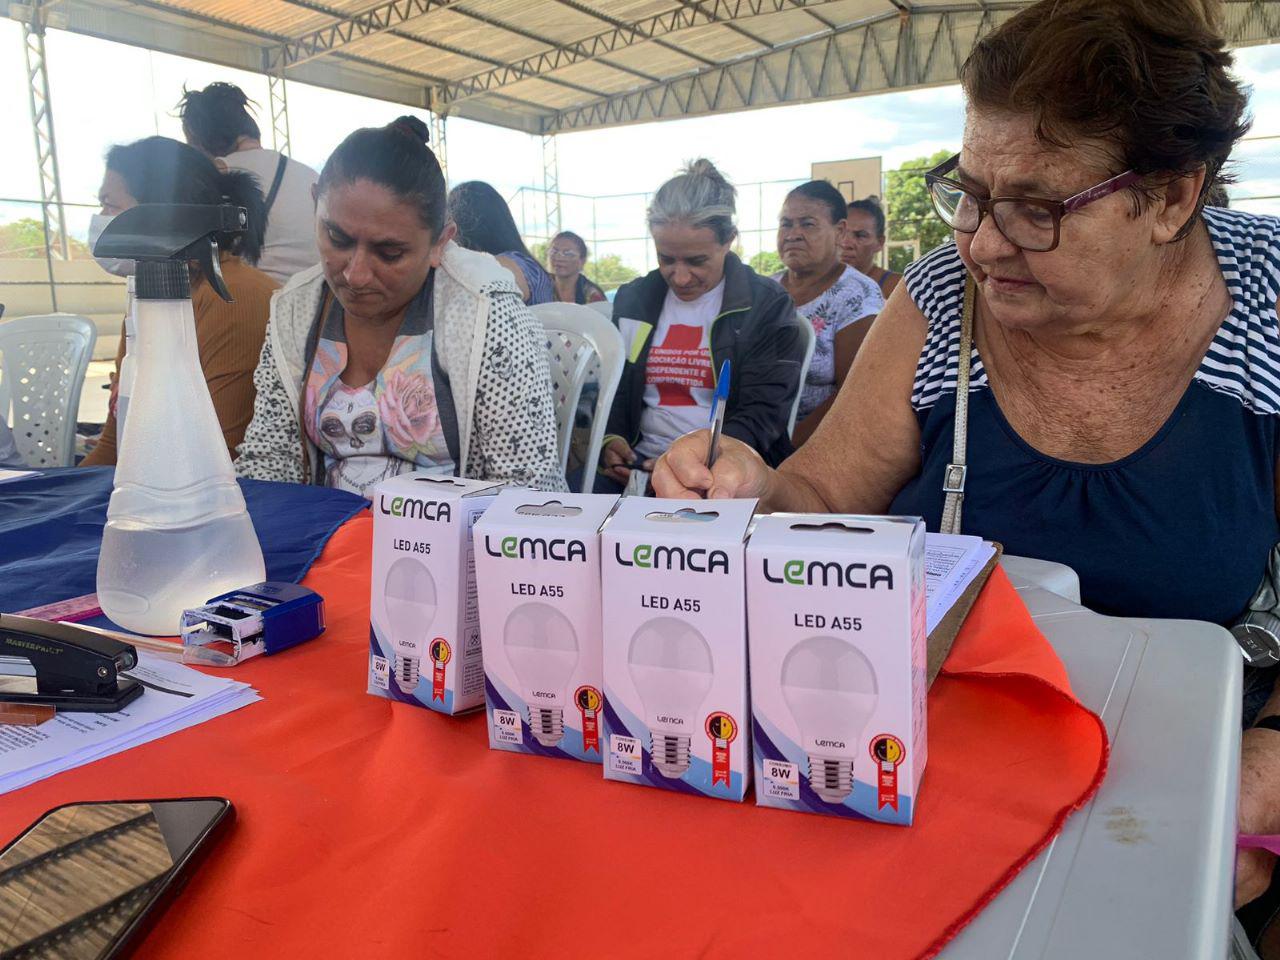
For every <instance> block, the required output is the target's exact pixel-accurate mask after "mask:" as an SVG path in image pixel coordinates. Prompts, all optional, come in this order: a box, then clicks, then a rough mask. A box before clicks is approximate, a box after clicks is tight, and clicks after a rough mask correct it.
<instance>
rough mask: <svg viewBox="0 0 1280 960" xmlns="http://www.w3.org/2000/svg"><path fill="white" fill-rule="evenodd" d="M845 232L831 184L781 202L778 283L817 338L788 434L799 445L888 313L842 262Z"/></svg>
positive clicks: (814, 185)
mask: <svg viewBox="0 0 1280 960" xmlns="http://www.w3.org/2000/svg"><path fill="white" fill-rule="evenodd" d="M844 229H845V202H844V197H843V196H841V195H840V191H839V190H837V189H836V188H835V187H833V186H832V185H831V184H830V183H828V182H827V181H826V180H810V181H809V182H808V183H804V184H801V185H800V186H798V187H796V188H795V189H794V190H792V191H791V192H790V193H789V194H787V197H786V199H785V200H784V201H783V202H782V212H781V213H780V214H779V215H778V256H780V257H781V258H782V263H783V265H784V266H785V267H786V269H785V270H783V271H782V272H780V273H778V274H776V275H775V276H774V279H775V280H777V281H778V282H779V283H781V284H782V286H783V288H784V289H785V290H786V291H787V293H789V294H791V299H792V300H794V301H795V304H796V312H797V313H799V314H800V316H801V317H803V318H804V319H806V320H808V321H809V323H810V324H812V325H813V331H814V334H815V335H816V337H817V339H816V341H815V342H814V345H813V359H812V360H811V361H810V362H809V373H808V375H807V376H806V377H805V381H804V385H803V386H802V387H801V390H800V410H799V415H798V416H797V418H796V429H795V431H794V433H792V435H791V439H792V442H793V443H794V444H795V445H796V446H797V447H798V446H800V445H801V444H802V443H804V442H805V441H806V440H807V439H809V437H810V436H811V435H812V434H813V431H814V430H816V429H817V427H818V424H819V423H821V422H822V418H823V417H824V416H826V413H827V411H828V410H829V409H830V408H831V403H832V401H833V400H834V399H835V396H836V394H837V393H839V392H840V385H841V384H842V383H844V378H845V377H846V376H848V374H849V368H850V367H852V366H853V358H854V356H856V355H857V353H858V347H859V346H861V345H862V339H863V337H865V336H866V335H867V330H869V329H870V328H871V321H872V320H874V319H875V317H876V314H878V313H879V312H880V311H881V310H882V309H883V308H884V296H883V295H882V294H881V293H880V288H879V287H877V286H876V284H875V282H874V281H872V280H871V279H869V278H868V277H867V276H866V275H865V274H862V273H859V272H858V271H857V270H855V269H854V268H853V267H849V266H846V265H845V264H843V263H841V262H840V240H841V238H842V236H843V234H844Z"/></svg>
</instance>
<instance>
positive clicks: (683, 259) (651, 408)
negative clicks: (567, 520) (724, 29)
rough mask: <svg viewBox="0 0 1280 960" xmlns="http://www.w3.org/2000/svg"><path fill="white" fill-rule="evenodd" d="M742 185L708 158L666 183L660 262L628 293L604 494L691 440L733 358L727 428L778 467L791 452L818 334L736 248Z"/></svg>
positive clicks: (659, 212)
mask: <svg viewBox="0 0 1280 960" xmlns="http://www.w3.org/2000/svg"><path fill="white" fill-rule="evenodd" d="M735 193H736V191H735V190H734V188H733V187H732V185H730V184H729V182H728V181H727V180H725V178H724V177H723V176H722V175H721V174H720V172H719V171H718V170H717V169H716V168H715V167H714V166H713V165H712V164H711V162H710V161H708V160H696V161H694V162H693V163H691V164H689V166H688V167H686V168H685V170H684V172H683V173H681V174H680V175H679V176H677V177H675V178H673V179H671V180H668V181H667V182H666V183H665V184H663V185H662V187H661V188H660V189H659V190H658V192H657V194H656V195H655V197H654V200H653V204H652V206H650V208H649V232H650V233H651V234H652V235H653V243H654V247H655V249H656V251H657V255H658V269H657V270H654V271H653V272H652V273H650V274H648V275H647V276H644V277H641V278H640V279H638V280H633V281H632V282H631V283H628V284H627V285H626V286H624V287H622V288H621V289H620V290H618V293H617V295H616V296H615V298H614V309H613V317H614V322H615V323H616V324H617V325H618V328H619V329H620V330H621V331H622V338H623V341H624V343H625V344H626V350H627V363H626V366H625V367H624V369H623V371H622V382H621V383H620V384H619V386H618V392H617V395H616V396H615V397H614V401H613V409H612V411H611V412H610V414H609V426H608V436H606V438H605V444H604V450H603V452H602V455H601V458H600V474H601V476H600V478H599V481H598V482H597V484H596V488H597V489H598V490H602V491H606V490H615V489H618V488H619V487H621V486H623V485H625V484H626V483H627V481H628V480H629V479H630V475H631V470H632V468H633V467H636V466H639V467H640V468H641V469H645V470H648V469H650V468H651V467H652V461H654V460H656V459H657V458H658V457H659V456H661V455H662V454H663V453H664V452H666V449H667V447H668V446H670V445H671V443H672V442H673V441H674V440H675V439H676V438H677V437H680V436H681V435H683V434H685V433H687V432H689V431H690V430H696V429H698V428H700V427H703V426H705V425H706V422H707V419H708V417H709V416H710V412H711V398H712V396H713V395H714V393H715V389H716V376H717V375H718V373H719V370H720V366H721V364H722V363H723V362H724V361H725V360H729V361H730V367H731V374H730V376H731V383H730V387H729V402H728V406H727V408H726V411H725V422H724V433H725V434H726V435H727V436H731V437H735V438H737V439H738V440H741V441H742V442H743V443H745V444H747V445H748V446H750V447H752V448H754V449H755V450H756V451H757V452H758V453H759V454H760V456H761V457H763V458H764V459H765V461H766V462H767V463H769V464H777V463H780V462H781V461H782V460H783V459H784V458H785V457H786V456H787V455H788V454H789V453H790V452H791V441H790V438H789V436H788V430H787V427H788V420H789V419H790V416H791V408H792V406H793V404H794V402H795V398H796V393H797V391H798V390H799V386H800V367H801V365H802V363H803V361H804V353H805V347H806V344H807V339H808V337H807V334H808V331H807V330H806V329H805V326H804V323H803V321H801V320H800V319H799V318H798V317H797V316H796V312H795V307H794V305H793V304H792V302H791V298H790V297H789V296H788V295H787V292H786V291H785V290H783V289H782V287H781V286H779V285H778V284H777V283H775V282H774V281H772V280H769V279H767V278H765V277H761V276H758V275H757V274H756V273H755V272H754V271H753V270H752V269H751V268H750V267H748V266H746V265H745V264H744V263H743V262H742V261H741V260H739V259H738V258H737V257H736V256H735V255H734V254H733V253H731V252H730V248H731V246H732V245H733V241H734V238H735V237H736V236H737V233H738V231H737V228H736V227H735V226H734V222H733V221H734V213H735V207H734V196H735Z"/></svg>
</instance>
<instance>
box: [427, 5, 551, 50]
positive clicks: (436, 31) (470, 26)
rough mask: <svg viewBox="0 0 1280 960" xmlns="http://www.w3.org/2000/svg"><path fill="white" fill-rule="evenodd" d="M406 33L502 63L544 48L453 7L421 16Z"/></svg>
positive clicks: (544, 46)
mask: <svg viewBox="0 0 1280 960" xmlns="http://www.w3.org/2000/svg"><path fill="white" fill-rule="evenodd" d="M405 32H407V33H412V34H413V35H414V36H418V37H423V38H425V39H428V40H434V41H436V42H437V43H443V44H446V45H448V46H450V47H455V48H458V49H462V50H467V51H474V52H475V53H477V54H479V55H480V57H481V58H482V59H485V60H492V61H498V62H501V63H506V62H509V61H511V60H518V59H520V58H521V57H527V56H529V55H531V54H534V53H538V52H539V51H541V50H545V49H546V48H547V46H546V44H544V43H539V42H537V41H536V40H528V39H526V38H525V37H522V36H520V35H519V34H515V33H511V32H510V31H508V30H503V29H501V28H499V27H493V26H490V25H489V24H487V23H482V22H481V21H479V20H476V19H474V18H472V17H468V16H466V15H465V14H463V13H461V12H459V11H456V10H453V9H449V10H441V11H439V12H438V13H433V14H431V15H430V16H427V17H420V18H418V19H417V20H415V21H413V22H412V23H411V24H409V25H408V26H407V27H406V28H405Z"/></svg>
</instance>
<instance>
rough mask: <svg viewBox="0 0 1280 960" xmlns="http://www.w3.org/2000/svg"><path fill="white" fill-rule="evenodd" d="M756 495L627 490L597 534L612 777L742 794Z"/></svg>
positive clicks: (607, 760) (746, 774)
mask: <svg viewBox="0 0 1280 960" xmlns="http://www.w3.org/2000/svg"><path fill="white" fill-rule="evenodd" d="M755 507H756V502H755V501H754V500H702V501H696V502H691V501H688V500H660V499H648V498H642V497H627V498H625V499H623V501H622V502H621V503H620V504H619V505H618V509H617V510H616V511H614V514H613V516H612V517H611V518H610V519H609V522H608V523H606V524H605V527H604V531H603V533H602V534H601V544H602V548H603V554H604V556H603V565H602V567H601V579H602V582H603V589H604V736H605V740H604V744H605V748H604V749H605V754H604V775H605V777H606V778H607V779H609V780H621V781H625V782H627V783H638V784H644V785H647V786H651V787H661V788H663V789H667V790H675V791H679V792H682V793H689V794H694V795H704V796H708V797H719V798H721V799H724V800H737V801H741V800H742V798H743V797H744V796H745V794H746V792H747V785H748V784H749V782H750V780H751V755H750V751H751V738H750V736H749V729H748V726H749V722H750V720H749V713H748V702H747V644H746V626H747V623H746V595H745V583H746V579H745V568H744V563H745V560H746V556H745V543H746V536H747V530H748V528H749V527H750V525H751V518H752V515H753V514H754V513H755Z"/></svg>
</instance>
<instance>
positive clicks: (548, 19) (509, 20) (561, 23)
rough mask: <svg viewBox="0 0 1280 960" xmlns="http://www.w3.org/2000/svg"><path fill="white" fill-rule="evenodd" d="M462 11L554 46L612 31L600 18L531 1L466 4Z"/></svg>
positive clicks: (488, 0)
mask: <svg viewBox="0 0 1280 960" xmlns="http://www.w3.org/2000/svg"><path fill="white" fill-rule="evenodd" d="M588 6H589V5H588ZM597 6H600V5H597ZM605 6H606V7H607V5H605ZM460 7H461V9H463V10H466V11H469V12H472V13H475V14H478V15H480V16H483V17H485V18H486V19H489V20H494V21H497V22H498V23H502V24H505V25H508V26H511V27H514V28H515V29H517V30H523V31H524V32H526V33H531V34H534V35H535V36H538V37H542V38H544V39H546V40H548V41H550V42H551V43H554V44H563V43H568V42H570V41H572V40H579V39H581V38H582V37H586V36H590V35H591V34H593V33H598V32H599V31H600V30H607V29H609V24H607V23H605V22H604V21H603V20H601V19H600V18H599V17H594V16H592V15H591V14H587V13H582V12H581V11H579V10H575V9H573V8H572V7H569V6H565V5H563V4H560V3H548V2H543V3H530V2H529V0H466V2H465V3H463V4H461V5H460ZM606 15H610V14H606Z"/></svg>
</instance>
